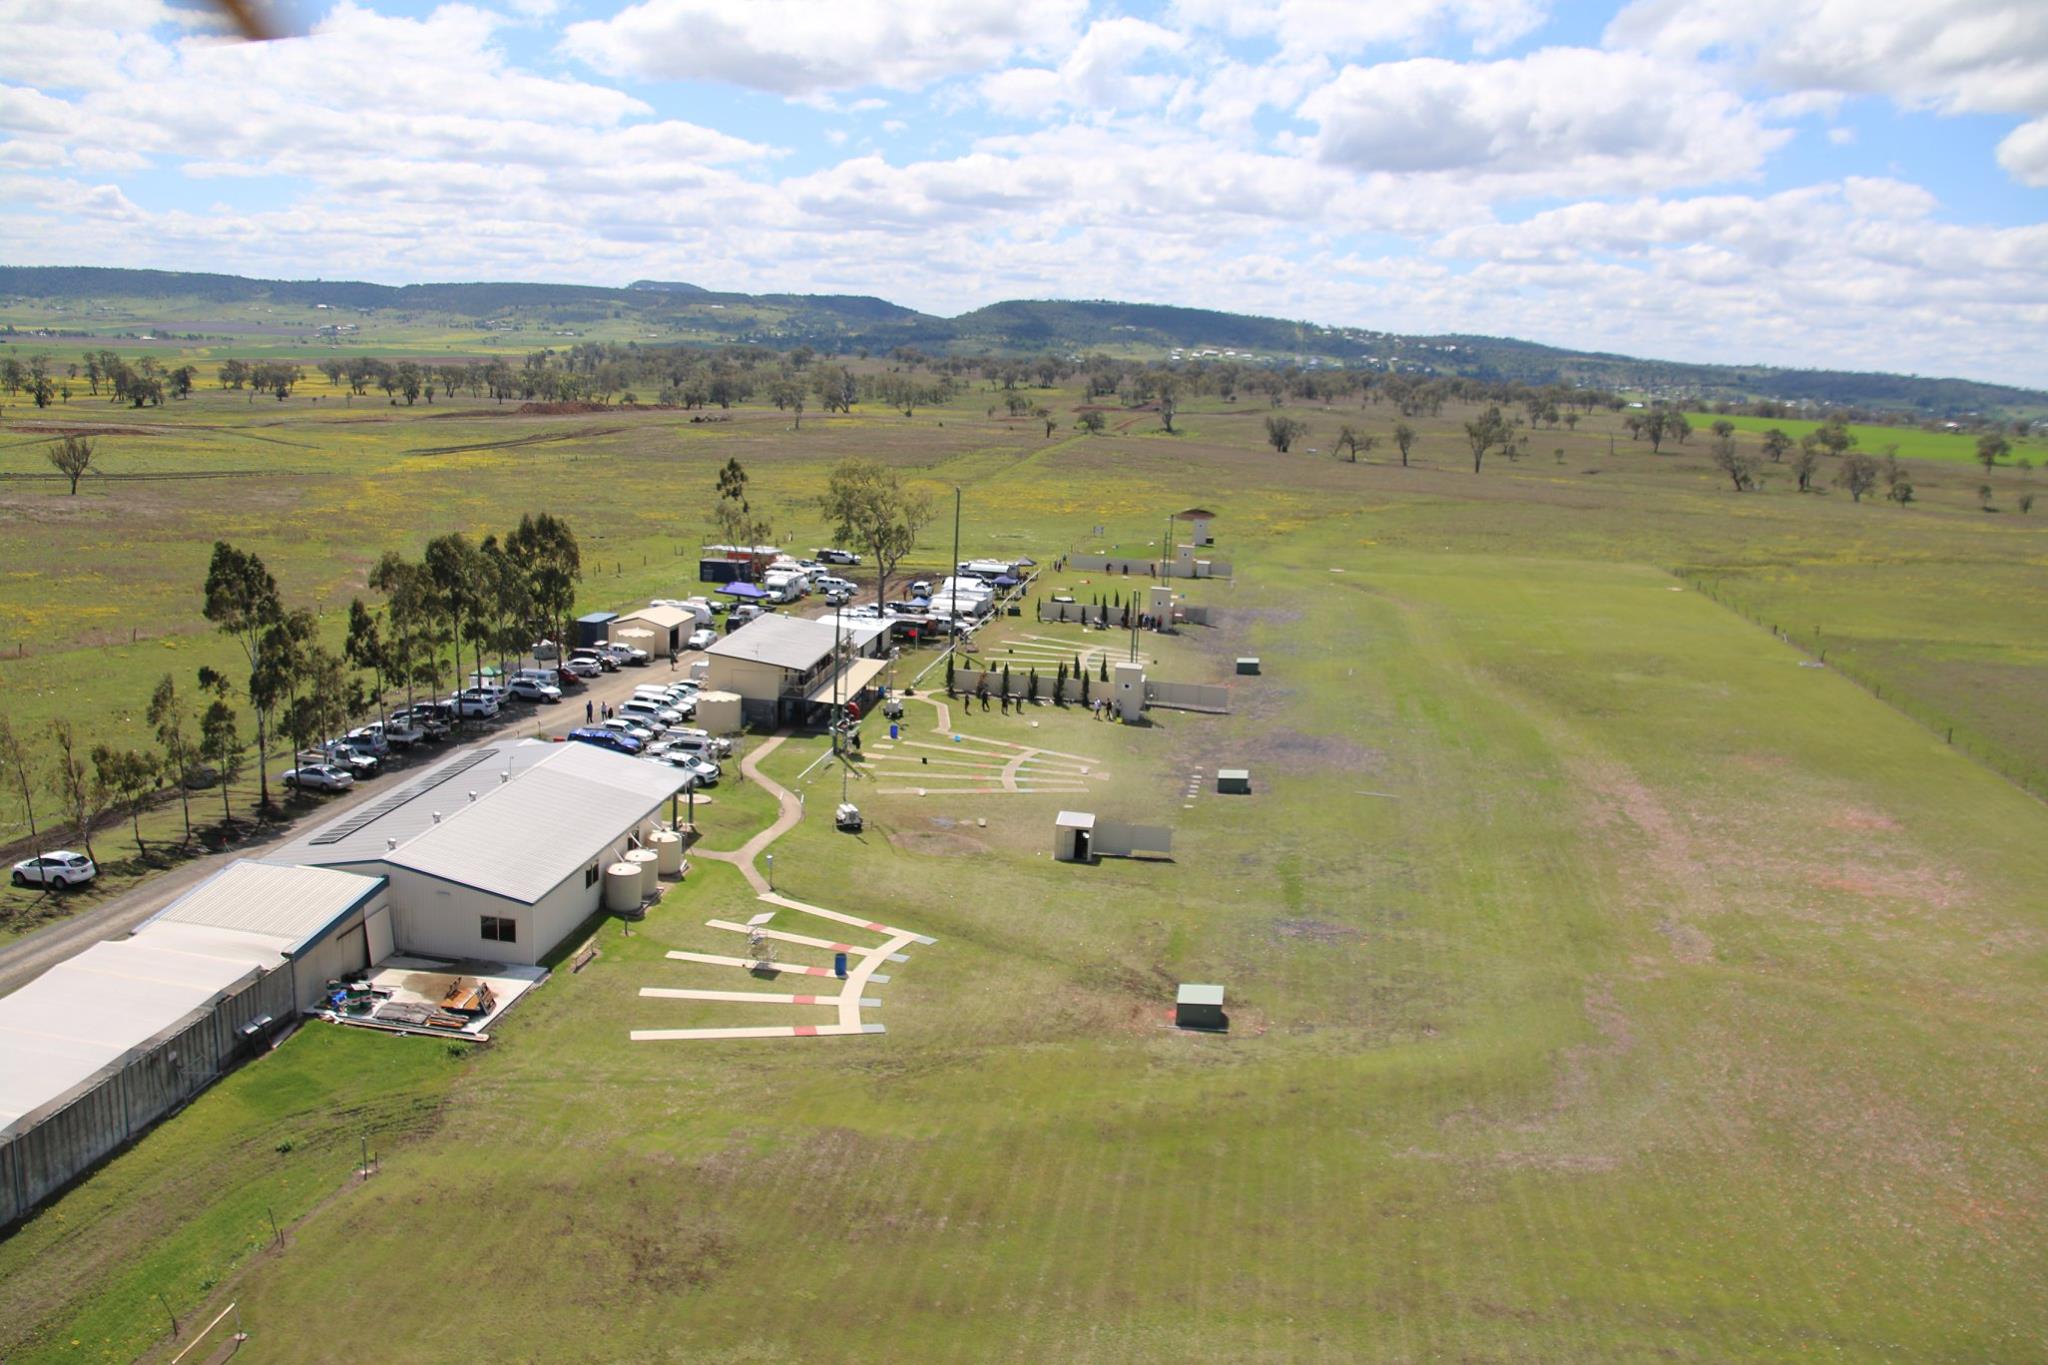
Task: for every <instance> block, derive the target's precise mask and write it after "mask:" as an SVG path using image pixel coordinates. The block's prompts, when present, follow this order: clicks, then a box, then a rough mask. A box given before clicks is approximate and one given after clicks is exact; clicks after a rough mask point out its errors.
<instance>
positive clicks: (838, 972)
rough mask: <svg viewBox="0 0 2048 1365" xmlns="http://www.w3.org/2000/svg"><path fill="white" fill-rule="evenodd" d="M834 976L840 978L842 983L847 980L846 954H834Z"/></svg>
mask: <svg viewBox="0 0 2048 1365" xmlns="http://www.w3.org/2000/svg"><path fill="white" fill-rule="evenodd" d="M832 974H833V975H834V976H836V977H838V978H839V979H840V980H841V981H844V980H846V954H845V953H834V954H832Z"/></svg>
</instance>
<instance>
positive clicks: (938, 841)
mask: <svg viewBox="0 0 2048 1365" xmlns="http://www.w3.org/2000/svg"><path fill="white" fill-rule="evenodd" d="M889 842H890V843H892V844H894V845H895V846H896V847H897V848H900V849H902V850H903V851H904V852H905V853H922V854H926V855H929V856H933V857H955V858H958V857H967V856H971V855H973V854H977V853H988V852H991V851H992V850H990V848H989V846H988V845H987V844H985V843H983V842H982V841H981V840H979V839H976V838H974V837H973V836H972V835H968V834H954V833H952V832H950V831H948V830H936V829H906V830H893V831H891V832H890V834H889Z"/></svg>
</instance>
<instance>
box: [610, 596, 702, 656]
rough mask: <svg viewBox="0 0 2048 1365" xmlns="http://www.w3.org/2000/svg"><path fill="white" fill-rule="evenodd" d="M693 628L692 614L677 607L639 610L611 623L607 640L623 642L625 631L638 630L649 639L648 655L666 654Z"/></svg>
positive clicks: (693, 614) (684, 638)
mask: <svg viewBox="0 0 2048 1365" xmlns="http://www.w3.org/2000/svg"><path fill="white" fill-rule="evenodd" d="M696 628H697V617H696V614H695V613H694V612H689V611H684V610H683V609H682V608H680V607H642V608H640V610H638V611H635V612H630V613H628V614H627V615H625V616H621V617H619V618H618V619H617V620H615V621H613V622H612V623H611V638H612V639H614V640H619V639H624V638H626V636H625V635H624V632H625V631H628V630H642V631H646V632H648V633H649V634H651V636H652V637H653V639H652V648H651V650H650V652H651V653H655V654H667V653H670V652H673V651H676V650H680V649H681V648H682V647H683V641H684V640H686V639H688V638H689V635H690V632H691V631H693V630H695V629H696Z"/></svg>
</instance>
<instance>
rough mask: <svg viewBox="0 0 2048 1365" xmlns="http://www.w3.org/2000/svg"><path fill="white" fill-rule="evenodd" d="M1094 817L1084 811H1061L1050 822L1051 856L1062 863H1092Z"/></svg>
mask: <svg viewBox="0 0 2048 1365" xmlns="http://www.w3.org/2000/svg"><path fill="white" fill-rule="evenodd" d="M1094 839H1095V817H1094V816H1093V815H1091V814H1089V813H1088V812H1086V811H1078V810H1063V811H1061V812H1060V813H1059V815H1058V816H1057V817H1056V818H1055V819H1054V820H1053V822H1052V856H1053V857H1054V858H1055V859H1057V860H1058V861H1060V862H1063V863H1086V862H1092V861H1094V856H1095V855H1094V850H1093V848H1092V846H1091V845H1092V844H1093V842H1094Z"/></svg>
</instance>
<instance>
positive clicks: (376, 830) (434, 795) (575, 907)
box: [266, 740, 689, 963]
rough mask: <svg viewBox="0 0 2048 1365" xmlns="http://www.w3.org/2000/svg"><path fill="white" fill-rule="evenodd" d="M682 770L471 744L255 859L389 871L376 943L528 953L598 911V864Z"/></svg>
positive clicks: (524, 744) (628, 837)
mask: <svg viewBox="0 0 2048 1365" xmlns="http://www.w3.org/2000/svg"><path fill="white" fill-rule="evenodd" d="M688 781H689V777H688V775H687V774H686V773H684V772H683V771H682V770H681V769H679V768H672V767H669V766H668V765H666V764H654V763H643V762H640V761H639V760H638V759H632V758H627V757H625V756H623V755H621V754H614V753H610V752H607V751H606V750H603V749H599V748H596V747H595V746H593V745H588V744H550V743H546V742H543V741H540V740H523V741H519V742H516V743H504V744H486V745H480V746H479V747H477V748H475V749H471V750H468V751H466V752H464V753H459V754H456V755H453V756H452V757H450V758H448V759H447V760H445V761H443V762H442V763H439V764H436V765H435V766H434V767H433V768H431V769H429V770H428V771H427V772H426V773H424V774H422V775H421V776H420V777H419V778H418V779H416V780H415V781H413V782H411V783H408V784H407V785H406V786H404V787H401V788H399V789H398V790H397V791H394V792H393V793H391V794H390V795H389V796H387V797H385V798H384V799H383V800H381V801H379V802H376V803H375V804H372V805H369V806H363V807H358V808H357V809H355V810H352V811H349V812H348V813H346V814H344V815H342V816H340V817H338V818H337V819H335V820H333V821H331V822H330V823H328V824H326V825H324V826H322V827H320V828H319V829H316V830H314V831H313V832H312V833H311V834H309V835H306V836H305V837H303V838H299V839H295V840H293V841H292V842H291V843H289V844H287V845H285V846H284V847H283V848H281V849H279V850H277V851H276V852H275V853H273V854H271V855H269V857H268V858H267V859H266V861H269V862H278V863H296V864H312V865H317V866H321V867H346V868H352V869H354V870H357V871H362V872H372V873H377V874H380V875H384V876H388V877H389V878H390V880H391V904H392V910H393V922H392V927H391V935H390V937H391V944H390V945H387V952H388V950H389V946H396V947H398V948H400V949H403V950H404V951H407V952H412V953H419V954H423V955H425V956H429V957H441V958H451V959H465V958H478V959H483V960H487V961H495V962H513V963H534V962H538V961H539V960H540V959H541V958H542V957H544V956H545V955H546V954H547V953H548V952H549V950H551V949H552V948H553V947H554V946H555V945H556V944H557V943H559V942H560V941H561V940H562V939H563V938H564V937H565V936H567V935H568V934H569V933H570V932H571V931H573V930H574V929H575V928H576V926H577V925H579V924H581V923H582V922H583V921H584V920H585V919H587V918H588V917H589V916H590V915H591V914H593V913H595V912H596V910H597V908H598V903H599V899H600V895H601V889H600V887H599V885H598V883H599V871H598V870H599V868H601V867H602V866H603V865H604V864H607V863H611V862H616V861H617V860H618V859H619V858H620V857H621V856H622V855H623V854H624V853H625V851H626V850H627V849H628V848H630V847H632V846H633V845H634V844H635V843H636V842H638V841H639V839H640V837H641V835H642V834H643V833H645V832H646V825H647V822H648V821H649V819H650V818H651V817H653V816H654V815H656V814H657V813H658V812H659V811H660V809H661V806H662V804H663V803H664V802H666V801H668V800H669V799H670V798H671V797H673V796H674V795H675V794H676V793H677V792H679V791H681V790H682V788H683V786H684V785H685V783H687V782H688Z"/></svg>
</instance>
